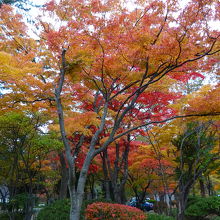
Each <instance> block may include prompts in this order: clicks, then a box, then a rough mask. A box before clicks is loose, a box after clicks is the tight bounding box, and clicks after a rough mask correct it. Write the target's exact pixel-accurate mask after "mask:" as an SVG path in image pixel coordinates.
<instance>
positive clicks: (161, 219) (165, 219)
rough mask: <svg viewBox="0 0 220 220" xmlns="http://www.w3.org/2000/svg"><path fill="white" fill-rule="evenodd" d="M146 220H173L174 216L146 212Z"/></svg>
mask: <svg viewBox="0 0 220 220" xmlns="http://www.w3.org/2000/svg"><path fill="white" fill-rule="evenodd" d="M147 220H174V218H173V217H170V216H165V215H159V214H156V213H149V214H147Z"/></svg>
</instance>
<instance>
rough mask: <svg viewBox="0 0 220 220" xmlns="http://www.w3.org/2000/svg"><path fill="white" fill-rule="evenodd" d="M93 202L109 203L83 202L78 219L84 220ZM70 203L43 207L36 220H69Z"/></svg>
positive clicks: (98, 200)
mask: <svg viewBox="0 0 220 220" xmlns="http://www.w3.org/2000/svg"><path fill="white" fill-rule="evenodd" d="M94 202H110V201H109V200H105V199H95V200H85V201H83V204H82V209H81V214H80V219H81V220H84V219H85V218H84V216H85V209H86V207H87V206H88V205H89V204H92V203H94ZM69 213H70V201H69V199H64V200H57V201H55V202H54V203H52V204H50V205H48V206H45V207H43V208H42V209H41V210H40V212H39V213H38V215H37V220H48V219H53V220H66V219H68V220H69ZM0 219H1V218H0Z"/></svg>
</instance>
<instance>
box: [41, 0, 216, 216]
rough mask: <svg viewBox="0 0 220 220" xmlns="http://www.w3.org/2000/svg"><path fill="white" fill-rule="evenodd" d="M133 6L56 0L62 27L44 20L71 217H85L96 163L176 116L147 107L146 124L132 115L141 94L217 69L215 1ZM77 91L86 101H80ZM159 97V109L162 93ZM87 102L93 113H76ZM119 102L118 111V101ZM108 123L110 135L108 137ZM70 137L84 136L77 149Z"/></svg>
mask: <svg viewBox="0 0 220 220" xmlns="http://www.w3.org/2000/svg"><path fill="white" fill-rule="evenodd" d="M134 8H135V10H129V9H128V8H127V7H126V6H125V5H124V3H123V2H119V1H107V2H105V3H103V2H101V1H97V0H96V1H90V2H84V1H74V0H72V1H62V2H60V3H56V2H55V1H51V2H50V3H48V4H47V9H46V13H49V14H50V16H52V17H54V18H56V19H57V21H59V22H60V26H56V27H55V26H53V24H51V23H48V22H43V21H40V22H41V26H42V34H41V37H42V47H43V49H42V50H45V54H44V56H45V58H44V57H42V59H43V60H44V62H45V65H47V66H48V67H49V70H48V71H49V72H51V73H53V76H52V77H53V78H54V83H55V100H56V105H57V109H58V110H57V112H58V116H59V125H60V131H61V135H62V139H63V143H64V145H65V151H66V157H67V161H68V165H69V167H71V169H69V192H70V198H71V211H70V219H78V218H79V211H80V207H81V204H82V199H83V194H84V187H85V182H86V177H87V174H88V169H89V166H90V163H91V161H92V160H93V158H94V157H95V156H96V155H97V154H99V153H100V152H102V151H104V150H105V149H106V148H107V147H108V146H109V145H110V144H111V143H113V142H114V141H115V140H117V139H118V138H120V137H122V136H124V135H126V134H128V133H130V132H132V131H134V130H136V129H138V128H139V127H141V126H143V125H149V124H153V123H155V122H159V121H163V120H166V119H167V118H168V117H169V114H168V116H166V115H164V116H162V118H161V117H159V118H157V117H154V114H152V109H153V108H154V107H155V108H156V106H150V107H149V106H145V107H146V108H143V110H142V111H143V112H149V116H148V117H147V118H143V119H142V120H139V121H136V120H135V121H133V120H132V117H131V118H129V117H127V116H128V115H129V114H130V113H131V112H132V110H133V109H134V107H135V105H139V104H138V100H139V99H140V97H141V96H142V94H143V93H144V92H145V91H149V92H150V91H152V89H153V90H155V88H156V87H157V88H158V89H159V90H160V88H161V86H162V83H164V82H165V83H167V82H169V86H170V87H171V85H172V82H170V81H171V80H173V81H175V80H178V79H179V78H181V77H184V76H187V75H190V74H195V73H196V72H199V71H209V70H210V69H211V68H212V66H213V65H214V64H215V61H214V62H213V61H212V62H210V59H209V58H210V57H212V56H215V55H216V54H217V53H218V52H219V32H218V31H217V30H213V31H211V30H210V29H209V28H208V27H209V22H208V20H210V19H213V20H216V19H219V12H218V3H217V2H216V1H202V2H201V1H191V2H189V3H188V4H187V5H186V6H185V7H184V8H181V7H180V6H179V4H178V2H177V1H166V2H163V1H151V2H141V1H138V2H136V3H135V4H134ZM57 23H58V22H57ZM48 49H49V50H48ZM58 72H59V74H57V73H58ZM56 77H57V80H55V79H56ZM70 91H72V95H73V99H72V101H71V99H69V98H68V97H69V95H70ZM74 93H78V94H79V96H80V100H79V99H74ZM154 95H155V96H157V104H160V103H161V100H160V98H159V97H160V96H158V91H157V93H154ZM65 96H66V97H67V99H66V100H65V98H64V97H65ZM85 98H86V99H90V105H91V108H90V110H87V111H85V110H84V111H82V110H77V109H78V107H79V106H80V103H83V101H84V99H85ZM146 98H147V97H146ZM162 98H163V97H162ZM119 100H120V103H118V104H116V109H115V111H114V112H113V111H111V109H110V106H111V105H112V103H114V102H115V103H117V102H118V101H119ZM215 114H216V113H215ZM65 119H67V120H68V122H69V123H68V122H67V124H71V125H70V126H69V127H68V126H66V125H67V124H66V122H65ZM122 124H123V128H124V129H123V130H121V129H120V127H121V125H122ZM106 125H108V128H107V130H106V133H107V134H108V135H107V136H105V137H103V135H102V132H103V131H104V129H105V127H106ZM68 134H71V135H79V134H80V138H79V141H77V142H75V148H74V149H75V150H74V151H72V150H71V147H70V142H69V140H68V138H67V136H68ZM88 135H90V136H91V140H90V142H89V143H88V144H87V149H88V150H87V154H86V158H85V160H84V163H83V166H82V169H81V172H80V176H79V179H78V182H77V183H76V176H75V169H76V165H75V162H76V158H77V156H78V153H79V152H80V148H81V146H82V145H83V142H84V140H85V138H86V137H87V136H88ZM76 184H77V186H76V187H75V185H76Z"/></svg>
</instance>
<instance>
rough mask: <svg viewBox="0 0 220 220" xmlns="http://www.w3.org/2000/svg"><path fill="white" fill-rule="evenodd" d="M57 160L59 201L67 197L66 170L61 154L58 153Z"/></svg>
mask: <svg viewBox="0 0 220 220" xmlns="http://www.w3.org/2000/svg"><path fill="white" fill-rule="evenodd" d="M59 158H60V165H61V182H60V192H59V199H64V198H66V197H67V185H68V169H67V166H66V161H65V158H64V155H63V153H62V152H61V153H59Z"/></svg>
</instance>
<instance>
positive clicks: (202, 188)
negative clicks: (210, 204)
mask: <svg viewBox="0 0 220 220" xmlns="http://www.w3.org/2000/svg"><path fill="white" fill-rule="evenodd" d="M199 185H200V193H201V196H202V197H205V184H204V180H203V179H200V180H199Z"/></svg>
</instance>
